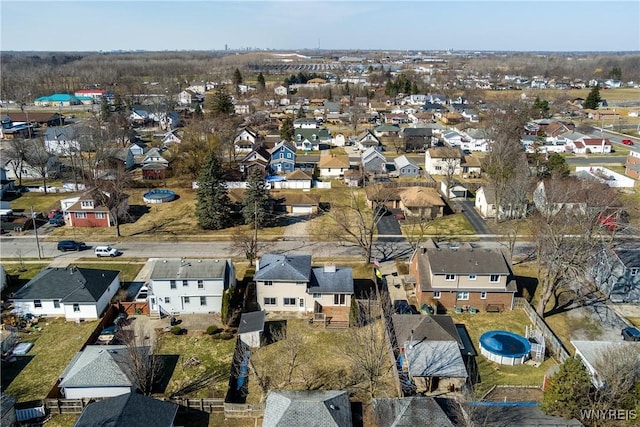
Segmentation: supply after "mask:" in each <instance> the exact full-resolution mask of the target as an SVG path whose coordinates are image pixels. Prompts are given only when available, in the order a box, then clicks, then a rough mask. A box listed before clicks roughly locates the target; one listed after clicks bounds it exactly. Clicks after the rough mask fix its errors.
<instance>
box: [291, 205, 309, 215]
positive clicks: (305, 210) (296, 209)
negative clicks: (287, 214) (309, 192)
mask: <svg viewBox="0 0 640 427" xmlns="http://www.w3.org/2000/svg"><path fill="white" fill-rule="evenodd" d="M291 213H294V214H312V213H313V208H312V207H311V206H292V207H291Z"/></svg>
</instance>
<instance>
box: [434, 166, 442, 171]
mask: <svg viewBox="0 0 640 427" xmlns="http://www.w3.org/2000/svg"><path fill="white" fill-rule="evenodd" d="M434 169H435V170H437V171H441V170H442V166H436V167H435V168H434Z"/></svg>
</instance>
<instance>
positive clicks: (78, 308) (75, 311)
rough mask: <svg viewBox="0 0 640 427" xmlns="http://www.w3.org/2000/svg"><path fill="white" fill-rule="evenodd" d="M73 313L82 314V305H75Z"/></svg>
mask: <svg viewBox="0 0 640 427" xmlns="http://www.w3.org/2000/svg"><path fill="white" fill-rule="evenodd" d="M73 312H74V313H79V312H80V304H73Z"/></svg>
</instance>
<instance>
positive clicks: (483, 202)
mask: <svg viewBox="0 0 640 427" xmlns="http://www.w3.org/2000/svg"><path fill="white" fill-rule="evenodd" d="M474 207H475V208H476V210H477V211H478V212H479V213H480V215H482V218H484V219H487V218H495V217H496V211H497V208H496V194H495V191H494V190H493V188H492V187H491V186H488V185H483V186H482V187H480V188H479V189H478V191H476V200H475V202H474ZM500 212H501V215H502V209H501V210H500Z"/></svg>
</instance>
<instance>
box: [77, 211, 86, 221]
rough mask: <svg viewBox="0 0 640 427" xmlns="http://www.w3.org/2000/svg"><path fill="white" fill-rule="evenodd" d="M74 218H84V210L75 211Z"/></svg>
mask: <svg viewBox="0 0 640 427" xmlns="http://www.w3.org/2000/svg"><path fill="white" fill-rule="evenodd" d="M76 218H80V219H86V218H87V214H86V213H85V212H76Z"/></svg>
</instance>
